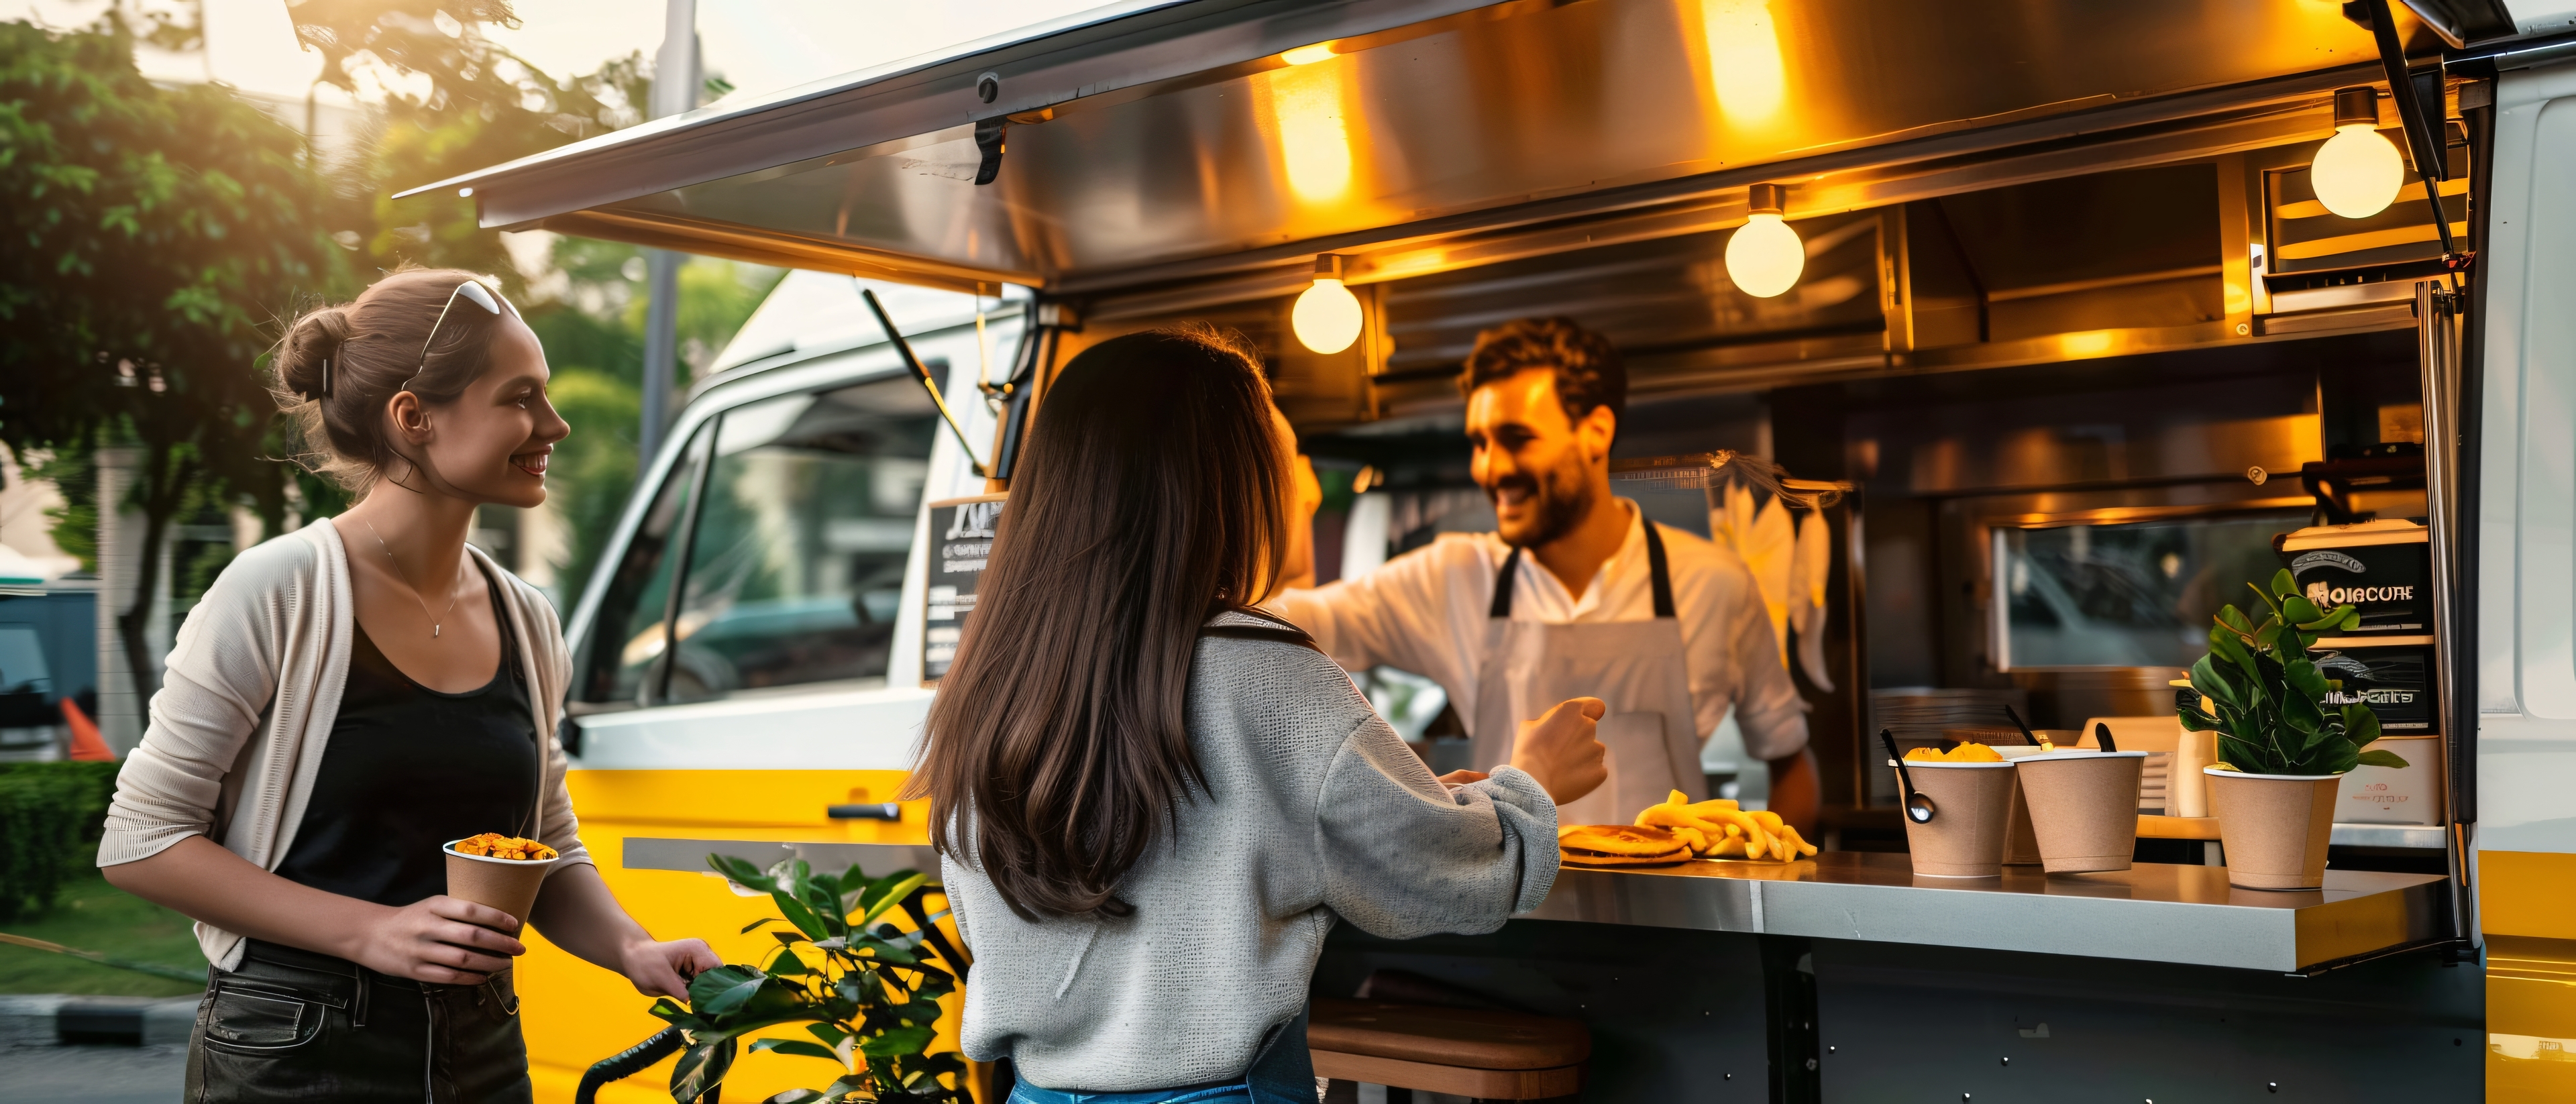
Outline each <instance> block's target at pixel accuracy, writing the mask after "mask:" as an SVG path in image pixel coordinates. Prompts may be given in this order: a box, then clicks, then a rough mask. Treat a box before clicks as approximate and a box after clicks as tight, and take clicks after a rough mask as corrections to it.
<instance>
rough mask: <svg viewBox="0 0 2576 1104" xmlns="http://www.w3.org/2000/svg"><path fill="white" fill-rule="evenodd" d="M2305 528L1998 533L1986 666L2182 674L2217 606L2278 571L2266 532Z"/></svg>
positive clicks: (2181, 525)
mask: <svg viewBox="0 0 2576 1104" xmlns="http://www.w3.org/2000/svg"><path fill="white" fill-rule="evenodd" d="M2306 524H2308V515H2307V513H2306V512H2304V511H2301V512H2294V513H2260V514H2242V513H2240V514H2225V515H2213V516H2208V517H2194V518H2178V519H2168V520H2158V521H2142V522H2128V523H2105V524H2076V525H2058V526H2051V527H2048V528H2027V529H2023V528H2010V527H1997V528H1996V529H1994V530H1993V534H1994V537H1993V539H1994V555H1993V558H1992V563H1993V564H1994V571H1995V579H1994V583H1995V603H1994V609H1995V618H1996V626H1995V627H1996V635H1997V637H1998V638H1999V639H1998V640H1997V642H1996V644H1997V647H1996V649H1995V653H1996V666H1997V667H2000V668H2004V669H2021V670H2029V669H2034V668H2036V669H2046V668H2061V667H2189V666H2191V664H2192V663H2193V662H2194V661H2196V660H2198V659H2199V658H2200V657H2201V656H2202V655H2203V654H2204V653H2206V652H2207V651H2208V650H2209V626H2210V618H2212V617H2214V616H2216V615H2217V613H2218V610H2219V608H2220V607H2222V606H2225V605H2228V604H2230V603H2233V604H2235V605H2236V606H2237V608H2239V609H2243V608H2245V607H2246V606H2248V605H2251V604H2254V603H2255V601H2256V599H2255V597H2254V594H2253V592H2252V591H2249V590H2247V589H2245V584H2246V583H2248V582H2254V583H2262V582H2265V581H2267V580H2269V579H2270V578H2271V577H2272V573H2273V572H2275V571H2278V570H2279V569H2280V568H2281V559H2280V556H2279V555H2278V554H2276V553H2274V552H2273V551H2272V538H2273V536H2274V535H2275V534H2278V533H2286V532H2289V531H2291V530H2293V529H2297V528H2299V527H2301V526H2304V525H2306ZM2256 619H2257V620H2260V619H2261V618H2260V617H2259V616H2258V617H2257V618H2256Z"/></svg>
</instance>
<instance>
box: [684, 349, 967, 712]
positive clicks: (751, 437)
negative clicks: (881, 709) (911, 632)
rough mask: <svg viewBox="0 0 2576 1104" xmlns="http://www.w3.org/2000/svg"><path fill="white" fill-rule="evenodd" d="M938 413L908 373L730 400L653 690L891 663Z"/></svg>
mask: <svg viewBox="0 0 2576 1104" xmlns="http://www.w3.org/2000/svg"><path fill="white" fill-rule="evenodd" d="M936 425H937V421H936V415H935V413H934V412H933V410H932V408H931V407H930V403H929V400H928V398H927V397H926V396H924V394H923V393H922V390H921V387H920V385H919V384H917V383H915V382H913V381H912V380H911V379H909V378H900V377H899V378H894V379H887V380H879V381H874V382H870V383H865V384H859V385H856V386H852V387H844V388H839V389H835V390H831V391H823V392H816V393H810V394H799V395H784V396H780V397H777V398H773V399H766V400H762V401H760V402H755V403H751V404H748V405H745V406H740V407H735V408H733V409H730V410H727V411H725V412H724V415H723V418H722V421H721V422H720V424H719V425H718V427H717V429H716V432H715V437H714V448H713V450H712V451H713V454H714V455H713V466H712V468H711V469H710V471H709V472H708V475H707V479H706V499H705V503H704V504H703V505H702V506H700V507H699V508H698V510H697V517H696V518H695V520H694V522H693V524H692V525H691V526H690V528H689V538H688V543H689V554H688V556H687V558H686V564H687V578H686V581H685V582H684V583H683V584H682V586H681V590H680V603H679V618H678V621H677V625H678V629H677V636H678V639H679V649H678V652H677V654H676V655H675V656H674V657H673V659H672V661H671V671H670V673H669V678H668V689H667V692H666V693H660V692H657V693H656V694H655V695H654V697H655V700H657V701H696V700H703V699H706V698H711V697H719V696H722V695H726V694H731V693H736V692H740V691H751V690H761V689H766V688H770V687H779V686H796V685H805V684H811V683H818V682H833V681H843V680H854V679H883V678H884V677H885V673H886V662H887V658H888V656H889V654H890V653H891V651H892V649H893V643H894V625H895V617H896V613H897V611H898V609H899V608H900V606H901V605H902V598H903V570H904V562H905V560H906V559H908V558H909V557H910V554H911V551H912V533H913V522H914V518H915V515H916V513H917V512H918V511H919V508H920V506H921V490H922V484H923V481H924V480H925V479H926V478H927V477H928V475H929V468H930V465H929V456H930V444H931V441H932V435H933V433H932V431H933V429H934V428H935V426H936Z"/></svg>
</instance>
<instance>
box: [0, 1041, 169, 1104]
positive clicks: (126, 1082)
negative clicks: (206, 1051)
mask: <svg viewBox="0 0 2576 1104" xmlns="http://www.w3.org/2000/svg"><path fill="white" fill-rule="evenodd" d="M187 1072H188V1048H187V1047H184V1046H156V1047H131V1046H53V1047H8V1048H6V1049H0V1104H175V1102H176V1101H177V1100H178V1099H179V1083H180V1081H181V1080H182V1079H183V1078H185V1077H186V1076H187Z"/></svg>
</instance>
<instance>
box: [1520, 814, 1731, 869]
mask: <svg viewBox="0 0 2576 1104" xmlns="http://www.w3.org/2000/svg"><path fill="white" fill-rule="evenodd" d="M1685 831H1687V832H1689V835H1687V836H1685V835H1683V832H1685ZM1694 841H1696V842H1700V843H1706V842H1707V839H1706V837H1705V836H1703V835H1701V834H1700V833H1699V832H1698V831H1697V830H1696V829H1680V830H1676V829H1672V828H1664V827H1656V826H1639V825H1633V824H1577V825H1573V826H1571V827H1565V828H1559V829H1557V833H1556V854H1557V858H1558V860H1559V861H1562V862H1569V863H1577V864H1581V865H1586V866H1661V865H1667V864H1671V863H1677V862H1684V861H1687V860H1689V858H1690V857H1691V853H1692V851H1693V850H1694V848H1693V847H1692V846H1691V844H1692V843H1693V842H1694Z"/></svg>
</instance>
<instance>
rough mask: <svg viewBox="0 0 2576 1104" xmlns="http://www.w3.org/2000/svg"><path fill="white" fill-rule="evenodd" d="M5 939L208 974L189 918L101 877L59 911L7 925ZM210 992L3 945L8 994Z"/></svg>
mask: <svg viewBox="0 0 2576 1104" xmlns="http://www.w3.org/2000/svg"><path fill="white" fill-rule="evenodd" d="M0 931H5V932H8V933H9V934H11V935H24V936H30V937H32V938H36V939H43V940H47V941H49V942H53V943H60V944H62V945H63V946H66V947H75V948H78V949H80V950H84V951H96V952H98V953H100V954H103V955H106V956H108V957H110V958H121V959H126V960H129V961H134V962H150V963H154V964H157V965H164V966H176V967H179V968H181V969H185V970H203V969H205V968H206V956H205V955H204V954H202V953H200V952H199V951H198V950H197V937H196V936H195V935H192V934H190V933H189V930H188V918H187V917H184V916H181V915H179V914H178V913H175V912H172V911H170V910H169V909H165V908H162V907H161V906H159V905H156V904H153V903H151V902H149V901H145V900H144V899H142V898H140V897H136V896H134V895H132V894H129V893H126V892H125V891H123V890H120V889H118V888H116V887H114V886H111V885H109V884H107V879H106V878H103V877H100V876H99V873H98V871H97V870H96V869H90V870H87V871H84V872H82V874H81V875H80V876H79V877H78V878H75V879H74V880H73V881H72V883H71V884H70V885H67V886H64V887H63V894H62V896H61V897H60V898H58V899H56V900H55V901H54V908H53V911H51V912H48V913H46V914H44V915H42V916H35V917H20V918H18V919H16V920H13V921H10V922H8V923H5V924H0ZM202 990H203V986H196V985H190V984H188V983H186V982H182V981H173V980H171V979H169V978H163V977H155V976H153V975H151V974H146V973H139V972H137V971H133V970H120V969H117V968H115V967H113V966H101V965H99V964H97V963H95V962H86V961H83V960H81V959H77V958H72V957H69V956H67V955H58V954H49V953H47V952H44V951H38V950H32V949H29V948H26V947H16V946H11V945H9V944H5V943H0V993H81V994H98V995H117V996H142V997H183V996H188V995H190V994H193V993H197V992H201V991H202Z"/></svg>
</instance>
